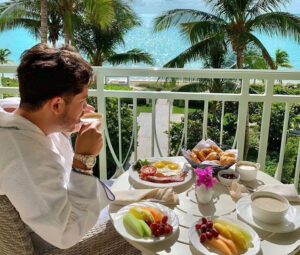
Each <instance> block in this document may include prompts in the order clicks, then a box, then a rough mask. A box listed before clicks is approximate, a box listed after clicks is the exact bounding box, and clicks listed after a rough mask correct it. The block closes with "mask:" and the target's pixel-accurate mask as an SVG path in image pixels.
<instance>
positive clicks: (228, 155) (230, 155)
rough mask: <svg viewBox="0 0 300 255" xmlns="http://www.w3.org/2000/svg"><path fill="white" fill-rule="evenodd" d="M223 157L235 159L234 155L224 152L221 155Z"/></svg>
mask: <svg viewBox="0 0 300 255" xmlns="http://www.w3.org/2000/svg"><path fill="white" fill-rule="evenodd" d="M223 156H227V157H231V158H235V154H234V153H233V152H224V153H223Z"/></svg>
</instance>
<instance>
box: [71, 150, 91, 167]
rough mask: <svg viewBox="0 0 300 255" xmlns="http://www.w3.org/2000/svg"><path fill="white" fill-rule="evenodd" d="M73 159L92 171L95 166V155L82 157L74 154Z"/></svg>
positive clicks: (82, 155)
mask: <svg viewBox="0 0 300 255" xmlns="http://www.w3.org/2000/svg"><path fill="white" fill-rule="evenodd" d="M74 159H77V160H79V161H80V162H81V163H83V164H85V165H86V167H87V168H88V169H92V168H93V167H94V165H95V164H96V156H95V155H84V154H79V153H75V154H74Z"/></svg>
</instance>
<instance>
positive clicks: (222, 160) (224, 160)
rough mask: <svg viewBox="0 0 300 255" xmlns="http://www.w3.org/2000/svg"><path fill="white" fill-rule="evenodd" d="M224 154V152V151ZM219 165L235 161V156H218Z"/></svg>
mask: <svg viewBox="0 0 300 255" xmlns="http://www.w3.org/2000/svg"><path fill="white" fill-rule="evenodd" d="M224 154H225V153H224ZM220 163H221V165H230V164H233V163H235V157H229V156H224V155H223V156H221V158H220Z"/></svg>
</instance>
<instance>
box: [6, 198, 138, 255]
mask: <svg viewBox="0 0 300 255" xmlns="http://www.w3.org/2000/svg"><path fill="white" fill-rule="evenodd" d="M0 254H1V255H21V254H22V255H34V254H45V255H50V254H51V255H54V254H55V255H56V254H66V255H97V254H101V255H104V254H118V255H120V254H122V255H127V254H128V255H135V254H141V252H140V251H138V250H137V249H136V248H134V247H133V246H131V245H130V244H129V243H128V242H127V241H126V240H125V239H124V238H122V237H121V236H120V235H119V234H118V233H117V232H116V231H115V229H114V227H113V225H112V224H111V222H110V221H108V222H106V223H104V224H102V225H98V226H96V227H94V228H93V229H91V230H90V231H89V232H88V233H87V234H86V235H85V236H84V238H83V239H82V240H81V241H80V242H79V243H77V244H76V245H74V246H72V247H70V248H68V249H64V250H62V249H58V248H56V247H54V246H50V247H47V248H43V249H39V250H37V249H35V248H34V246H33V243H32V240H31V238H30V235H29V234H28V232H27V231H26V230H25V224H24V222H23V221H22V220H21V218H20V215H19V213H18V212H17V211H16V209H15V208H14V206H13V205H12V204H11V203H10V201H9V200H8V198H7V197H6V196H0Z"/></svg>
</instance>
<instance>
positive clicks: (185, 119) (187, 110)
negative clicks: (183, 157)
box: [183, 100, 189, 150]
mask: <svg viewBox="0 0 300 255" xmlns="http://www.w3.org/2000/svg"><path fill="white" fill-rule="evenodd" d="M188 117H189V100H185V102H184V128H183V133H184V149H185V150H186V149H187V132H188V131H187V129H188Z"/></svg>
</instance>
